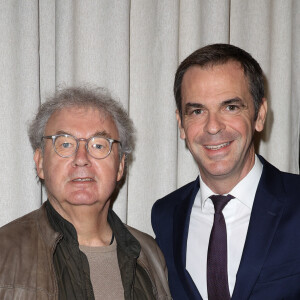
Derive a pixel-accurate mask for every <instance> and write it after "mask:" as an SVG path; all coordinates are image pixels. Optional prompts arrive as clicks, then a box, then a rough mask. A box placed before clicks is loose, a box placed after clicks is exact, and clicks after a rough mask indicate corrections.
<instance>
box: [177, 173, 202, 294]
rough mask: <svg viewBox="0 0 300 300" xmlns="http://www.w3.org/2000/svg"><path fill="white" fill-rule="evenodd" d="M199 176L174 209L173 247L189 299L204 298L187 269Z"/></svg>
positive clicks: (179, 273)
mask: <svg viewBox="0 0 300 300" xmlns="http://www.w3.org/2000/svg"><path fill="white" fill-rule="evenodd" d="M199 187H200V184H199V177H197V179H196V180H195V181H194V182H193V183H192V184H191V185H190V186H189V190H188V191H187V192H186V193H185V196H184V199H182V200H181V201H180V202H179V204H178V205H177V207H176V208H175V210H174V225H173V249H174V261H175V265H176V269H177V272H178V276H179V278H180V280H181V282H182V284H183V286H184V289H185V291H186V294H187V295H188V299H202V298H201V296H200V294H199V291H198V289H197V288H196V286H195V284H194V282H193V280H192V278H191V276H190V274H189V273H188V271H187V270H186V248H187V237H188V231H189V223H190V215H191V210H192V207H193V204H194V200H195V197H196V194H197V192H198V190H199Z"/></svg>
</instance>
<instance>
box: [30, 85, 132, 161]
mask: <svg viewBox="0 0 300 300" xmlns="http://www.w3.org/2000/svg"><path fill="white" fill-rule="evenodd" d="M65 107H92V108H95V109H98V110H99V111H100V112H104V113H107V114H108V115H110V116H111V117H112V119H113V121H114V122H115V124H116V127H117V129H118V132H119V137H120V142H121V144H122V147H120V157H122V155H123V154H125V157H126V165H127V163H128V158H129V156H130V154H132V151H133V150H134V146H135V128H134V125H133V122H132V120H131V119H130V118H129V116H128V114H127V112H126V111H125V109H124V108H123V106H122V104H121V103H120V102H118V101H116V100H114V99H113V98H112V97H111V95H110V93H109V92H108V90H106V89H104V88H89V87H70V88H64V89H61V90H58V91H57V92H56V93H55V94H54V96H53V97H50V98H48V99H47V100H46V102H45V103H43V104H42V105H41V106H40V108H39V110H38V112H37V114H36V116H35V118H34V119H33V120H32V121H31V122H30V124H29V127H28V136H29V140H30V143H31V146H32V148H33V150H34V151H35V150H37V149H39V148H40V149H42V150H43V148H44V142H43V139H42V137H43V135H44V134H45V128H46V125H47V122H48V120H49V118H50V117H51V116H52V114H53V113H54V112H56V111H59V110H61V109H63V108H65Z"/></svg>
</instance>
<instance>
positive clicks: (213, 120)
mask: <svg viewBox="0 0 300 300" xmlns="http://www.w3.org/2000/svg"><path fill="white" fill-rule="evenodd" d="M225 127H226V126H225V124H224V121H223V118H222V116H221V115H220V113H218V112H209V113H208V115H207V119H206V123H205V126H204V130H205V131H206V132H207V133H209V134H217V133H219V132H221V131H222V130H224V129H225Z"/></svg>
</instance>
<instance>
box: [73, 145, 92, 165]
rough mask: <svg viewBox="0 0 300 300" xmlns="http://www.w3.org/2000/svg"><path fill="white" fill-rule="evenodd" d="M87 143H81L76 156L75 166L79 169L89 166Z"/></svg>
mask: <svg viewBox="0 0 300 300" xmlns="http://www.w3.org/2000/svg"><path fill="white" fill-rule="evenodd" d="M85 145H86V144H85V141H80V142H79V146H78V150H77V152H76V153H75V155H74V160H73V165H74V166H78V167H83V166H89V165H90V164H91V162H90V155H89V154H88V151H87V149H86V146H85Z"/></svg>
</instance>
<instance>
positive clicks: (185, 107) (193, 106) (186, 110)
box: [184, 102, 205, 113]
mask: <svg viewBox="0 0 300 300" xmlns="http://www.w3.org/2000/svg"><path fill="white" fill-rule="evenodd" d="M204 107H205V106H204V105H203V104H201V103H192V102H188V103H187V104H186V105H185V106H184V112H185V113H187V112H188V111H189V110H190V109H192V108H204Z"/></svg>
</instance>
